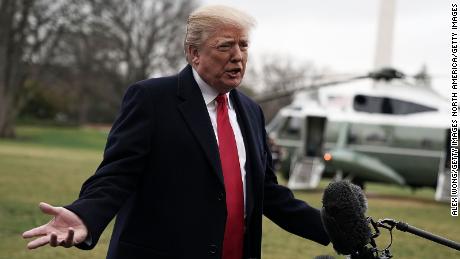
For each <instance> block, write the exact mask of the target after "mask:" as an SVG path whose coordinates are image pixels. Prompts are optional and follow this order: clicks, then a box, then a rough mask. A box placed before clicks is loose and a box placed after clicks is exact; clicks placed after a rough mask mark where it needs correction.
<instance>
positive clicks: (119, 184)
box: [66, 85, 154, 249]
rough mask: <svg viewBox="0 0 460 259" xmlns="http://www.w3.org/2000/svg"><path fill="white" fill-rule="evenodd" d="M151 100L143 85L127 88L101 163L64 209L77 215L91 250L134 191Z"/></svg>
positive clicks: (149, 129)
mask: <svg viewBox="0 0 460 259" xmlns="http://www.w3.org/2000/svg"><path fill="white" fill-rule="evenodd" d="M153 113H154V111H153V100H152V98H150V95H149V93H148V91H147V89H144V87H143V86H139V85H133V86H131V87H130V88H128V90H127V92H126V94H125V96H124V98H123V101H122V106H121V110H120V113H119V115H118V117H117V119H116V120H115V122H114V124H113V126H112V129H111V131H110V133H109V136H108V139H107V144H106V148H105V151H104V158H103V161H102V163H101V164H100V165H99V167H98V168H97V170H96V173H95V174H94V175H93V176H91V177H90V178H89V179H88V180H86V181H85V183H84V184H83V186H82V188H81V191H80V195H79V198H78V199H77V200H76V201H75V202H73V203H72V204H70V205H68V206H66V208H67V209H69V210H71V211H73V212H74V213H75V214H77V215H78V216H79V217H80V218H81V219H82V220H83V222H84V223H85V225H86V227H87V228H88V231H89V235H90V239H91V244H87V243H86V242H84V243H82V244H79V245H78V247H79V248H81V249H92V248H93V247H94V246H95V245H96V243H97V241H98V240H99V237H100V235H101V234H102V232H103V230H104V229H105V227H106V226H107V224H108V223H109V222H110V221H111V220H112V219H113V217H114V216H115V214H116V213H117V212H118V211H119V209H120V208H121V206H122V205H123V203H124V202H125V201H126V200H127V199H128V198H129V197H130V196H131V195H132V194H133V193H134V191H135V189H136V186H137V184H138V181H139V179H140V177H139V176H140V175H141V174H142V173H143V172H144V170H145V167H146V164H147V163H148V161H147V157H148V154H149V152H150V149H151V146H150V143H151V138H152V134H153V131H154V127H153V119H152V117H153V115H152V114H153Z"/></svg>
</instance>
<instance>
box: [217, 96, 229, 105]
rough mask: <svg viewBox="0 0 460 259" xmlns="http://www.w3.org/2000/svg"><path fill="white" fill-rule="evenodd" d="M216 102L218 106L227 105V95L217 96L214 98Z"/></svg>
mask: <svg viewBox="0 0 460 259" xmlns="http://www.w3.org/2000/svg"><path fill="white" fill-rule="evenodd" d="M216 102H217V103H218V104H221V105H222V104H227V95H226V94H219V95H218V96H217V97H216Z"/></svg>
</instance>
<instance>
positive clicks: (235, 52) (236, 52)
mask: <svg viewBox="0 0 460 259" xmlns="http://www.w3.org/2000/svg"><path fill="white" fill-rule="evenodd" d="M241 60H243V51H241V47H240V46H239V45H238V44H235V46H234V47H233V49H232V59H231V61H232V62H240V61H241Z"/></svg>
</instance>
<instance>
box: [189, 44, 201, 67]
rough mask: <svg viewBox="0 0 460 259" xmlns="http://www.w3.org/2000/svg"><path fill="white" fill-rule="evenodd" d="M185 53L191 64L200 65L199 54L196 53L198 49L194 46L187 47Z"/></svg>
mask: <svg viewBox="0 0 460 259" xmlns="http://www.w3.org/2000/svg"><path fill="white" fill-rule="evenodd" d="M187 51H188V54H189V57H190V60H191V62H192V63H193V64H194V65H198V64H199V63H200V52H199V51H198V48H197V47H194V46H188V48H187Z"/></svg>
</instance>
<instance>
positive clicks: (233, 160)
mask: <svg viewBox="0 0 460 259" xmlns="http://www.w3.org/2000/svg"><path fill="white" fill-rule="evenodd" d="M216 101H217V136H218V139H219V154H220V161H221V164H222V171H223V174H224V184H225V193H226V196H225V197H226V202H227V222H226V224H225V234H224V244H223V248H222V259H242V258H243V239H244V197H243V183H242V180H241V171H240V162H239V159H238V149H237V147H236V141H235V135H234V134H233V130H232V126H231V124H230V120H229V117H228V109H227V101H228V100H227V95H225V94H222V95H219V96H217V98H216Z"/></svg>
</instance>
